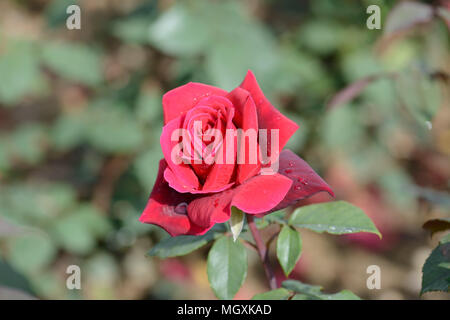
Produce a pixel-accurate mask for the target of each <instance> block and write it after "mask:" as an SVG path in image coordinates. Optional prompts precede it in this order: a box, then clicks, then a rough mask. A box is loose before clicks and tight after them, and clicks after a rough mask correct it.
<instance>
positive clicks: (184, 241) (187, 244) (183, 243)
mask: <svg viewBox="0 0 450 320" xmlns="http://www.w3.org/2000/svg"><path fill="white" fill-rule="evenodd" d="M220 234H221V233H220V232H218V231H217V229H215V230H214V229H211V230H210V231H208V232H207V233H206V234H205V235H203V236H177V237H168V238H166V239H164V240H161V241H160V242H159V243H157V244H156V245H155V246H154V247H153V248H152V249H151V250H150V252H149V253H148V255H149V256H151V257H159V258H163V259H164V258H170V257H177V256H183V255H185V254H188V253H191V252H192V251H194V250H197V249H199V248H201V247H203V246H204V245H205V244H207V243H208V242H210V241H212V240H214V239H217V238H218V237H219V236H220Z"/></svg>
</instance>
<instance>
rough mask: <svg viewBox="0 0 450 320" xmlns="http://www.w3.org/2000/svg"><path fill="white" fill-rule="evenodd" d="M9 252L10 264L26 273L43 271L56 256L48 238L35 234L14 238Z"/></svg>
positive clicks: (54, 248)
mask: <svg viewBox="0 0 450 320" xmlns="http://www.w3.org/2000/svg"><path fill="white" fill-rule="evenodd" d="M9 250H10V256H9V261H10V262H11V264H12V265H13V266H15V267H16V268H17V269H18V270H20V271H23V272H26V273H33V272H37V271H39V270H41V269H43V268H44V267H46V266H47V265H48V264H49V263H50V261H52V259H53V257H54V256H55V254H56V247H55V245H54V243H53V242H52V240H51V239H50V237H48V235H46V234H42V233H37V232H36V233H33V234H28V235H25V236H21V237H17V238H14V239H13V240H12V242H11V243H10V247H9Z"/></svg>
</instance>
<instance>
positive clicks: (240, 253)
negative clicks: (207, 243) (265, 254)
mask: <svg viewBox="0 0 450 320" xmlns="http://www.w3.org/2000/svg"><path fill="white" fill-rule="evenodd" d="M246 276H247V251H246V250H245V248H244V246H243V245H242V243H241V242H240V241H236V242H235V241H233V239H232V238H230V237H222V238H219V239H218V240H216V242H215V243H214V245H213V246H212V248H211V250H210V251H209V254H208V279H209V283H210V285H211V288H212V289H213V291H214V294H215V295H216V296H217V297H218V298H219V299H232V298H233V297H234V295H235V294H236V293H237V292H238V290H239V288H240V287H241V286H242V284H243V283H244V280H245V277H246Z"/></svg>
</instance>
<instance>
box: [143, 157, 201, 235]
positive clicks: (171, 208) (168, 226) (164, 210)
mask: <svg viewBox="0 0 450 320" xmlns="http://www.w3.org/2000/svg"><path fill="white" fill-rule="evenodd" d="M166 168H167V163H166V161H165V160H164V159H162V160H161V161H160V162H159V171H158V177H157V178H156V182H155V185H154V187H153V190H152V193H151V194H150V198H149V200H148V202H147V206H146V207H145V209H144V212H143V213H142V215H141V217H140V218H139V221H141V222H143V223H151V224H156V225H158V226H160V227H161V228H163V229H164V230H166V231H167V232H168V233H169V234H170V235H171V236H178V235H182V234H192V235H197V234H203V233H205V232H206V231H208V229H209V228H203V227H200V226H198V225H196V224H194V223H192V222H191V221H190V220H189V217H188V215H187V206H188V203H190V201H191V200H192V199H193V196H192V195H190V194H182V193H178V192H176V191H175V190H173V189H172V188H170V187H169V185H168V184H167V182H166V181H165V180H164V177H163V172H164V170H165V169H166Z"/></svg>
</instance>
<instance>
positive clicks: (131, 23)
mask: <svg viewBox="0 0 450 320" xmlns="http://www.w3.org/2000/svg"><path fill="white" fill-rule="evenodd" d="M148 28H149V20H148V18H147V17H133V18H129V19H126V20H123V21H122V20H121V21H117V22H115V23H114V24H113V25H112V33H113V34H114V35H115V36H116V37H118V38H120V39H121V40H122V41H123V42H128V43H133V44H145V43H147V42H148Z"/></svg>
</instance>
